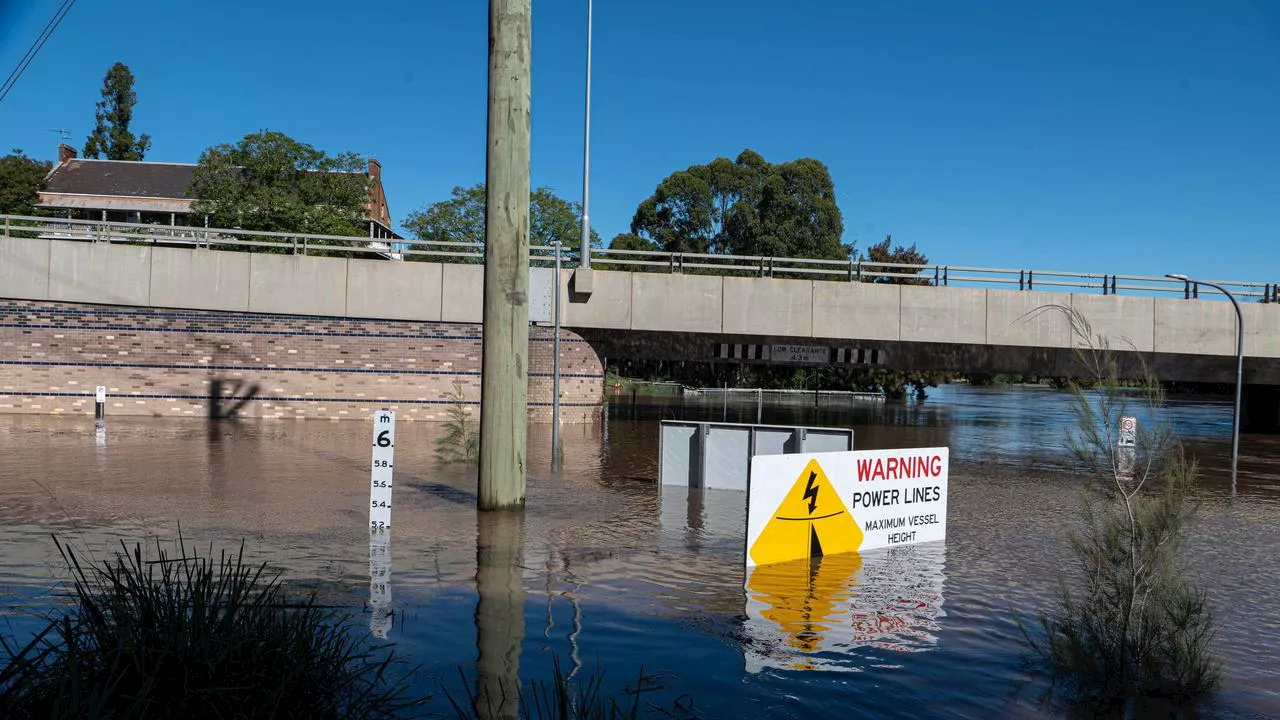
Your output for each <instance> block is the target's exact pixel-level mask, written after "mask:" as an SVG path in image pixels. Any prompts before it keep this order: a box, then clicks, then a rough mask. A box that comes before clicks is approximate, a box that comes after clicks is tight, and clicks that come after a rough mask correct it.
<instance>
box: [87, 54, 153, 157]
mask: <svg viewBox="0 0 1280 720" xmlns="http://www.w3.org/2000/svg"><path fill="white" fill-rule="evenodd" d="M137 104H138V95H137V93H135V92H134V91H133V72H132V71H131V70H129V66H128V65H125V64H124V63H119V62H118V63H116V64H115V65H112V66H111V68H110V69H109V70H107V75H106V77H104V78H103V79H102V99H101V100H99V101H98V105H97V110H96V111H95V112H94V118H95V121H94V126H93V132H91V133H89V138H88V139H87V140H86V141H85V143H84V156H85V157H87V158H103V157H104V156H105V158H106V159H107V160H141V159H143V158H144V157H145V156H146V154H147V150H149V149H151V136H150V135H147V134H146V133H143V134H142V135H140V136H138V137H134V135H133V132H132V131H131V130H130V129H129V125H130V123H132V122H133V106H134V105H137Z"/></svg>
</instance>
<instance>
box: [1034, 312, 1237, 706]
mask: <svg viewBox="0 0 1280 720" xmlns="http://www.w3.org/2000/svg"><path fill="white" fill-rule="evenodd" d="M1041 311H1060V312H1063V313H1065V314H1066V315H1067V316H1068V317H1069V318H1070V320H1071V323H1072V327H1073V330H1074V332H1075V335H1076V337H1077V338H1079V339H1080V340H1081V342H1082V344H1083V345H1084V346H1085V347H1084V349H1082V350H1080V351H1079V352H1078V354H1077V356H1078V358H1079V359H1080V361H1081V363H1082V365H1083V366H1084V368H1085V370H1086V372H1085V375H1086V377H1088V378H1090V379H1091V381H1092V387H1093V389H1092V390H1086V389H1085V388H1084V387H1083V386H1081V385H1080V384H1078V383H1073V384H1072V391H1073V393H1074V402H1073V406H1072V407H1073V413H1074V416H1075V430H1074V432H1072V433H1069V435H1068V439H1067V447H1068V449H1069V451H1070V456H1071V458H1072V460H1073V466H1074V469H1075V470H1076V471H1077V472H1079V473H1081V474H1083V475H1085V476H1086V477H1090V478H1095V481H1093V482H1089V483H1087V484H1086V485H1085V488H1084V490H1083V492H1082V496H1081V516H1080V521H1079V524H1078V526H1077V527H1076V528H1075V530H1073V531H1072V533H1071V550H1072V553H1073V554H1074V556H1075V559H1076V564H1077V569H1078V571H1079V575H1080V580H1081V582H1080V583H1079V584H1078V585H1077V586H1076V587H1071V586H1069V585H1068V584H1067V583H1066V582H1063V583H1062V584H1061V586H1060V590H1059V602H1058V607H1057V609H1056V610H1055V611H1054V612H1052V613H1050V614H1047V615H1044V616H1043V617H1041V619H1040V633H1039V634H1033V633H1032V632H1031V631H1029V630H1027V629H1026V628H1024V633H1025V635H1026V637H1027V640H1028V642H1029V643H1030V644H1031V646H1032V647H1033V648H1034V650H1035V651H1036V652H1037V653H1038V655H1039V657H1040V658H1041V659H1042V660H1043V661H1044V663H1045V665H1046V666H1047V667H1048V669H1049V670H1050V672H1051V673H1052V674H1053V676H1054V677H1055V679H1057V680H1059V681H1062V682H1063V683H1064V684H1065V685H1066V686H1067V688H1069V690H1070V692H1071V695H1072V697H1073V699H1074V700H1075V701H1077V702H1080V703H1083V704H1085V705H1087V706H1088V707H1089V708H1091V709H1094V710H1102V711H1105V712H1114V711H1124V712H1133V711H1135V709H1139V710H1140V709H1141V706H1142V705H1143V704H1144V703H1147V702H1149V701H1150V700H1152V699H1158V700H1160V701H1162V702H1172V703H1177V704H1181V703H1185V702H1188V701H1193V700H1195V699H1198V698H1199V697H1201V696H1203V695H1205V694H1206V693H1208V692H1209V691H1211V690H1213V689H1214V688H1215V687H1217V685H1218V683H1219V681H1220V678H1221V672H1222V667H1221V664H1220V662H1219V661H1218V660H1217V659H1216V658H1214V657H1213V655H1212V654H1211V652H1210V648H1209V645H1210V642H1211V640H1212V638H1213V635H1214V629H1213V617H1212V614H1211V613H1210V610H1209V607H1208V604H1207V602H1206V598H1205V594H1204V591H1203V589H1201V588H1200V587H1197V586H1195V585H1193V584H1192V583H1191V581H1190V580H1188V578H1187V574H1186V569H1185V567H1184V566H1183V563H1182V562H1181V561H1180V557H1179V552H1180V549H1181V541H1182V539H1183V536H1184V534H1185V526H1186V524H1187V521H1188V519H1189V518H1190V517H1191V516H1192V514H1193V513H1194V511H1195V503H1194V502H1193V499H1192V497H1191V492H1192V488H1193V486H1194V484H1195V482H1196V478H1197V475H1198V471H1197V467H1196V463H1195V462H1194V461H1193V460H1190V459H1188V458H1187V457H1186V456H1185V454H1184V453H1183V450H1182V447H1181V446H1180V444H1179V443H1178V442H1177V441H1176V440H1175V439H1174V438H1173V436H1172V433H1171V432H1170V430H1169V429H1168V426H1167V425H1166V424H1165V423H1163V422H1161V421H1159V420H1158V417H1159V411H1160V409H1161V408H1162V406H1163V403H1164V394H1163V391H1162V389H1161V386H1160V383H1159V382H1158V381H1157V380H1156V378H1155V377H1154V376H1152V375H1151V374H1150V373H1148V372H1145V371H1144V373H1143V380H1142V383H1141V391H1140V392H1138V393H1134V392H1132V391H1122V390H1121V384H1120V382H1119V381H1118V371H1117V357H1116V354H1115V353H1114V352H1113V351H1112V350H1111V349H1110V347H1109V345H1108V343H1107V340H1106V338H1105V337H1101V336H1099V337H1096V338H1095V337H1093V335H1092V331H1091V330H1090V328H1089V324H1088V322H1087V320H1086V319H1085V318H1084V316H1083V315H1081V314H1080V313H1079V312H1078V311H1076V310H1072V309H1069V308H1062V307H1056V306H1055V307H1053V308H1048V309H1045V308H1042V309H1041ZM1131 402H1140V403H1141V409H1142V410H1144V411H1145V414H1146V415H1147V416H1149V417H1150V418H1151V419H1150V420H1149V421H1148V422H1146V423H1144V426H1143V427H1140V428H1139V431H1138V435H1137V441H1136V446H1135V447H1134V448H1132V449H1121V448H1118V447H1117V444H1118V436H1119V425H1120V420H1121V418H1122V417H1125V416H1129V415H1137V414H1138V413H1136V412H1135V408H1134V407H1131V406H1130V403H1131Z"/></svg>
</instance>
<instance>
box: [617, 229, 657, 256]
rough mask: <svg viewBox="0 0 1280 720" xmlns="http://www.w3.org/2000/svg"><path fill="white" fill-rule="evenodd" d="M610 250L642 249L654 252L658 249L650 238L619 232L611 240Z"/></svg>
mask: <svg viewBox="0 0 1280 720" xmlns="http://www.w3.org/2000/svg"><path fill="white" fill-rule="evenodd" d="M609 249H610V250H640V251H648V252H653V251H655V250H657V249H658V246H657V245H654V244H653V241H652V240H650V239H648V238H642V237H640V236H639V235H636V234H635V233H618V234H617V235H614V236H613V239H612V240H610V241H609Z"/></svg>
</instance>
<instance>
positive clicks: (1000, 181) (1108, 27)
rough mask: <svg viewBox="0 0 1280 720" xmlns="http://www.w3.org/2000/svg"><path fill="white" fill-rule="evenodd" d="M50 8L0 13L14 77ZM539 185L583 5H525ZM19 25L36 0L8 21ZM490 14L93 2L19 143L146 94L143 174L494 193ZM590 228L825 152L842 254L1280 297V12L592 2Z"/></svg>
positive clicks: (568, 107)
mask: <svg viewBox="0 0 1280 720" xmlns="http://www.w3.org/2000/svg"><path fill="white" fill-rule="evenodd" d="M58 4H59V2H58V0H0V68H2V69H3V70H4V74H5V75H8V71H9V69H11V68H13V67H14V66H15V65H16V64H17V61H18V59H19V58H20V57H21V55H22V53H23V52H24V51H25V50H26V48H27V46H28V45H29V44H30V42H31V40H32V39H33V38H34V37H35V36H36V34H37V33H38V32H39V30H40V28H41V27H43V25H44V23H45V22H46V21H47V20H48V18H49V17H50V16H51V15H52V14H53V11H54V9H55V7H56V6H57V5H58ZM533 5H534V49H533V56H534V68H533V93H534V94H533V176H534V178H533V179H534V183H535V184H538V185H550V186H552V187H553V188H555V189H556V190H557V192H559V193H560V194H561V195H563V196H564V197H567V198H569V199H573V200H577V199H580V195H581V165H582V109H583V97H582V90H583V87H582V76H583V36H584V30H585V25H586V17H585V9H586V0H534V2H533ZM19 6H21V7H19ZM487 7H488V4H487V3H486V2H483V0H449V1H446V0H431V1H429V2H410V1H408V0H403V1H393V0H364V1H363V2H336V1H334V0H312V1H310V2H303V1H302V0H276V1H275V2H264V1H263V0H258V1H257V2H248V1H246V0H219V1H218V2H172V0H128V1H124V0H119V1H113V2H108V0H78V2H77V4H76V6H75V7H74V8H73V9H72V11H71V13H70V15H69V16H68V17H67V19H66V21H65V22H64V23H63V24H62V26H61V28H59V30H58V32H57V34H56V35H55V36H54V38H53V39H52V40H50V42H49V43H48V45H46V47H45V48H44V51H43V52H42V54H41V55H40V56H39V58H38V59H37V60H36V61H35V63H34V64H33V65H32V66H31V68H30V69H29V70H28V72H27V73H26V74H25V75H24V76H23V77H22V79H21V81H20V83H19V85H18V86H17V87H16V88H15V89H14V90H13V92H12V93H10V95H9V97H8V98H7V99H6V100H5V101H4V102H3V103H0V152H3V151H7V150H8V149H9V148H10V147H21V148H23V149H24V150H26V151H27V152H28V153H29V154H32V155H36V156H41V157H46V158H51V157H52V156H53V154H54V149H55V146H56V144H57V137H56V135H55V134H54V133H50V132H48V130H49V129H50V128H59V127H61V128H68V129H70V130H71V132H72V133H73V135H74V137H73V140H72V142H73V144H75V145H77V146H81V145H83V143H84V139H85V136H86V135H87V133H88V131H89V129H90V128H91V126H92V122H93V104H94V102H95V101H96V100H97V97H98V92H99V89H100V86H101V81H102V76H103V74H104V73H105V71H106V69H107V67H109V66H110V65H111V63H113V62H115V61H117V60H119V61H123V62H125V63H127V64H128V65H130V67H132V69H133V71H134V73H135V74H136V75H137V77H138V83H137V88H136V89H137V92H138V96H139V104H138V106H137V109H136V116H135V121H134V129H135V131H140V132H147V133H150V134H151V136H152V138H153V143H154V144H153V147H152V150H151V152H150V153H149V155H148V159H150V160H168V161H194V160H195V159H196V158H197V157H198V155H199V153H200V151H201V150H202V149H203V148H205V147H206V146H208V145H211V144H214V143H218V142H227V141H234V140H236V139H238V138H239V137H241V136H243V135H244V134H245V133H247V132H251V131H254V130H258V129H261V128H271V129H276V130H281V131H284V132H287V133H289V134H290V135H293V136H294V137H296V138H298V139H300V140H303V141H305V142H309V143H312V144H314V145H316V146H319V147H322V148H325V149H327V150H330V151H337V150H353V151H356V152H359V153H362V154H369V155H373V156H376V157H378V158H379V159H380V160H381V161H382V163H383V165H384V182H385V184H386V188H387V192H388V196H389V200H390V204H391V211H392V214H393V216H394V218H395V219H396V221H397V222H399V221H402V220H403V219H404V217H405V215H406V214H407V213H408V212H409V211H410V210H413V209H415V208H419V207H421V206H422V205H424V204H425V203H428V202H431V201H434V200H439V199H443V198H445V197H447V195H448V192H449V189H450V188H451V187H452V186H454V185H459V184H464V185H467V184H471V183H474V182H477V181H479V180H481V179H482V178H483V175H484V132H485V92H486V76H485V68H486V42H487V13H488V9H487ZM592 93H593V95H592V97H593V103H592V161H591V162H592V191H591V199H592V201H591V216H592V222H593V225H594V226H595V227H596V229H597V230H598V231H599V232H600V234H601V235H602V236H604V237H605V239H606V240H607V239H608V238H610V237H612V236H613V235H614V234H616V233H619V232H624V231H626V230H627V228H628V225H629V223H630V219H631V214H632V212H633V211H634V210H635V206H636V205H637V203H639V202H640V201H641V200H642V199H643V198H645V197H646V196H647V195H648V194H649V193H651V192H652V190H653V188H654V186H655V185H656V184H657V183H658V182H659V181H660V180H661V179H662V178H663V177H664V176H666V175H667V174H669V173H671V172H672V171H675V170H677V169H682V168H684V167H687V166H689V165H691V164H696V163H702V162H706V161H708V160H710V159H712V158H714V157H716V156H721V155H723V156H728V157H733V156H735V155H736V154H737V153H738V152H739V151H741V150H742V149H743V148H744V147H750V148H753V149H755V150H757V151H759V152H761V153H762V154H763V155H764V156H765V157H766V158H767V159H769V160H771V161H775V162H776V161H783V160H788V159H793V158H797V157H804V156H809V157H815V158H818V159H820V160H822V161H823V162H825V163H826V164H827V165H828V166H829V167H830V168H831V173H832V176H833V178H834V179H835V183H836V189H837V192H838V193H839V200H840V206H841V209H842V210H843V213H844V221H845V239H846V240H847V241H853V240H856V241H857V242H858V244H859V247H865V246H866V245H868V244H870V243H871V242H875V241H876V240H878V239H880V238H881V237H883V236H884V234H886V233H892V234H893V236H894V238H895V240H898V241H901V242H906V243H911V242H915V243H918V245H919V247H920V249H921V250H922V251H924V252H925V253H926V254H927V255H928V256H929V257H930V259H931V260H932V261H934V262H942V263H949V264H954V265H978V266H989V267H1026V268H1035V269H1044V270H1081V271H1105V272H1119V273H1137V274H1157V275H1158V274H1162V273H1164V272H1190V273H1201V274H1203V275H1204V276H1213V277H1214V278H1217V279H1229V280H1266V281H1276V280H1280V271H1277V270H1276V267H1277V264H1278V263H1277V261H1280V249H1277V242H1276V231H1277V228H1278V227H1280V4H1277V3H1274V2H1270V1H1269V0H1258V1H1256V2H1247V1H1243V0H1241V1H1233V0H1220V1H1218V2H1212V3H1207V2H1202V1H1201V0H1153V1H1150V2H1070V3H1050V2H994V1H988V2H984V1H980V0H969V1H966V2H950V1H949V0H934V1H932V2H918V1H911V0H892V1H891V0H881V1H879V2H843V1H842V2H819V1H817V0H793V1H792V2H788V3H779V2H766V1H764V0H696V1H692V2H691V1H690V0H680V1H673V0H645V1H644V2H630V1H623V0H597V2H596V12H595V57H594V84H593V90H592Z"/></svg>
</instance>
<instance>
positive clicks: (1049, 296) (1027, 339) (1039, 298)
mask: <svg viewBox="0 0 1280 720" xmlns="http://www.w3.org/2000/svg"><path fill="white" fill-rule="evenodd" d="M1070 307H1071V295H1070V293H1059V292H1032V291H1027V292H1021V291H1020V292H1006V291H1000V290H990V291H987V297H986V311H987V340H986V344H988V345H1014V346H1018V347H1051V348H1068V347H1071V320H1070V319H1069V318H1068V317H1067V313H1066V312H1065V311H1066V310H1068V309H1070Z"/></svg>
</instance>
